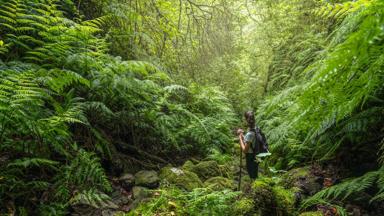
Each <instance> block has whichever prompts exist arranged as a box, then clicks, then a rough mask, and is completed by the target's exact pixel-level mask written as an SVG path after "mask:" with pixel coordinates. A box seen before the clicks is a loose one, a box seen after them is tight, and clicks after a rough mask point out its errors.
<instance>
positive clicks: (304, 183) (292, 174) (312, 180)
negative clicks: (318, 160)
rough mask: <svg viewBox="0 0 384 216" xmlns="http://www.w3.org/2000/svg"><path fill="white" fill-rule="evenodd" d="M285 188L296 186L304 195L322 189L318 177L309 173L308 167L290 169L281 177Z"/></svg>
mask: <svg viewBox="0 0 384 216" xmlns="http://www.w3.org/2000/svg"><path fill="white" fill-rule="evenodd" d="M282 179H283V182H282V183H283V185H284V186H285V187H286V188H291V187H298V188H300V189H301V190H302V193H303V194H305V195H313V194H315V193H317V192H318V191H320V190H321V189H322V184H321V181H319V180H320V179H319V177H317V176H315V175H313V174H312V173H311V168H310V167H308V166H307V167H300V168H296V169H292V170H290V171H288V172H287V173H285V174H284V175H283V177H282Z"/></svg>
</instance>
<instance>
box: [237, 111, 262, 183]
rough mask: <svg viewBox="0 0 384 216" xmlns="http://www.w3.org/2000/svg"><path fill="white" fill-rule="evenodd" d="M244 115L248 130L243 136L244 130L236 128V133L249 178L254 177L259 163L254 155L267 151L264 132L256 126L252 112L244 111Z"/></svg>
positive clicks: (256, 174)
mask: <svg viewBox="0 0 384 216" xmlns="http://www.w3.org/2000/svg"><path fill="white" fill-rule="evenodd" d="M244 117H245V121H246V122H247V124H248V132H247V133H246V134H245V136H244V131H243V130H242V129H238V130H237V134H238V136H239V139H240V147H241V150H242V151H243V152H244V153H245V159H246V167H247V172H248V175H249V177H250V178H251V179H256V178H257V176H258V169H259V164H258V163H257V162H256V155H257V154H259V153H262V152H268V146H267V142H266V139H265V136H264V134H263V133H262V132H261V130H260V129H259V128H258V127H256V121H255V116H254V114H253V112H252V111H247V112H245V113H244Z"/></svg>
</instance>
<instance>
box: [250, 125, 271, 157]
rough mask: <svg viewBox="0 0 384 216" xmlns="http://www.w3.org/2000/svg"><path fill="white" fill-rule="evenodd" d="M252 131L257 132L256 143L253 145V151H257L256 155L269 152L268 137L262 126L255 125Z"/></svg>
mask: <svg viewBox="0 0 384 216" xmlns="http://www.w3.org/2000/svg"><path fill="white" fill-rule="evenodd" d="M251 131H253V132H255V138H256V139H255V145H253V152H254V153H255V155H257V154H260V153H267V152H269V150H268V143H267V139H266V138H265V135H264V134H263V132H262V131H261V130H260V128H258V127H255V128H254V129H252V130H251Z"/></svg>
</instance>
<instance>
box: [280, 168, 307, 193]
mask: <svg viewBox="0 0 384 216" xmlns="http://www.w3.org/2000/svg"><path fill="white" fill-rule="evenodd" d="M310 175H311V173H310V168H309V167H299V168H296V169H292V170H290V171H288V172H287V173H285V174H284V175H283V178H282V179H283V184H284V186H286V187H289V188H290V187H294V186H297V185H295V184H296V182H297V181H299V180H300V179H305V178H307V176H310Z"/></svg>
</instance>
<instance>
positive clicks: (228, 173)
mask: <svg viewBox="0 0 384 216" xmlns="http://www.w3.org/2000/svg"><path fill="white" fill-rule="evenodd" d="M219 170H220V173H221V175H222V176H224V177H226V178H231V179H232V178H233V175H232V168H231V166H230V165H227V164H225V165H219Z"/></svg>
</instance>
